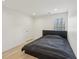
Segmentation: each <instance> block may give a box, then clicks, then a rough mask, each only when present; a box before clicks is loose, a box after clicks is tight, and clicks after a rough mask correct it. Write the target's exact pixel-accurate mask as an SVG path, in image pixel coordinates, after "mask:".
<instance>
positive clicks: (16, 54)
mask: <svg viewBox="0 0 79 59" xmlns="http://www.w3.org/2000/svg"><path fill="white" fill-rule="evenodd" d="M22 47H23V44H22V45H20V46H17V47H15V48H13V49H11V50H9V51H6V52H4V53H2V59H37V58H35V57H33V56H30V55H28V54H25V53H23V52H22V51H21V48H22Z"/></svg>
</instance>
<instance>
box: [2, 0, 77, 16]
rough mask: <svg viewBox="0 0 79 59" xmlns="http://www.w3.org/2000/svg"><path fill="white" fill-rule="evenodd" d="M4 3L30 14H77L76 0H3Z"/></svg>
mask: <svg viewBox="0 0 79 59" xmlns="http://www.w3.org/2000/svg"><path fill="white" fill-rule="evenodd" d="M3 4H4V5H5V6H6V7H8V8H10V9H13V10H16V11H19V12H22V13H25V14H27V15H30V16H34V15H45V14H48V13H52V14H53V13H55V12H59V11H60V12H61V11H62V12H63V11H68V12H69V16H76V13H77V6H76V4H77V1H76V0H3Z"/></svg>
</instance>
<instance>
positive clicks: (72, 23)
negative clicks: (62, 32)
mask: <svg viewBox="0 0 79 59" xmlns="http://www.w3.org/2000/svg"><path fill="white" fill-rule="evenodd" d="M68 38H69V42H70V45H71V46H72V49H73V51H74V53H75V55H76V56H77V17H76V16H74V17H69V18H68Z"/></svg>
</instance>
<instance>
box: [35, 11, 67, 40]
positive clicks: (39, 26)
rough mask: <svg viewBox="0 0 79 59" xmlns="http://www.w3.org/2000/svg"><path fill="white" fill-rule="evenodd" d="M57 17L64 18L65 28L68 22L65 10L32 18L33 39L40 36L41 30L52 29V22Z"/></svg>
mask: <svg viewBox="0 0 79 59" xmlns="http://www.w3.org/2000/svg"><path fill="white" fill-rule="evenodd" d="M57 18H63V19H64V20H65V22H66V30H67V23H68V22H67V20H68V14H67V12H65V13H58V14H53V15H46V16H41V17H36V18H35V20H34V26H35V27H34V30H35V32H34V34H35V39H36V38H38V37H40V36H42V30H54V22H55V20H56V19H57Z"/></svg>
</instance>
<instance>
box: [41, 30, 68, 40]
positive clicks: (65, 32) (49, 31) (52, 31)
mask: <svg viewBox="0 0 79 59" xmlns="http://www.w3.org/2000/svg"><path fill="white" fill-rule="evenodd" d="M42 34H43V36H45V35H59V36H61V37H63V38H65V39H67V31H55V30H43V33H42Z"/></svg>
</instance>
